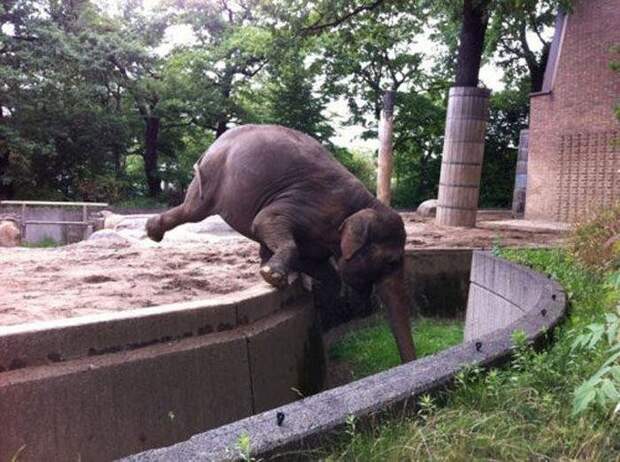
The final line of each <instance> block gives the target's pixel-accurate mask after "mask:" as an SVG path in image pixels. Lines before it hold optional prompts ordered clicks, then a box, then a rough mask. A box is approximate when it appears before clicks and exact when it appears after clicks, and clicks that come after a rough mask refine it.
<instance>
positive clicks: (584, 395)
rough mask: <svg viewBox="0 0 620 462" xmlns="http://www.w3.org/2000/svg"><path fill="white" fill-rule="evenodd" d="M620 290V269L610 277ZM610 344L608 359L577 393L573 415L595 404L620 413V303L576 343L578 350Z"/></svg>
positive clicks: (607, 352)
mask: <svg viewBox="0 0 620 462" xmlns="http://www.w3.org/2000/svg"><path fill="white" fill-rule="evenodd" d="M610 282H611V284H613V286H614V288H615V289H616V290H618V289H620V272H617V273H615V274H614V275H613V276H612V277H611V278H610ZM601 345H604V347H606V350H605V355H606V356H607V359H606V360H605V362H603V364H602V365H601V367H600V368H599V369H598V370H597V371H596V372H595V373H594V374H593V375H592V376H591V377H590V378H589V379H587V380H586V381H584V382H583V383H582V384H581V385H579V387H577V389H576V390H575V392H574V398H573V414H574V415H577V414H581V413H583V412H585V411H586V409H588V408H589V407H591V406H599V407H600V408H602V409H608V408H610V407H613V408H614V411H613V413H614V415H615V414H616V413H618V412H620V303H619V304H618V305H617V307H616V312H615V313H606V314H605V321H604V322H600V323H593V324H590V325H588V326H586V328H585V329H584V332H582V333H581V334H579V335H578V336H577V337H576V338H575V340H574V342H573V345H572V349H573V350H574V351H579V350H586V351H592V350H595V349H597V348H600V346H601Z"/></svg>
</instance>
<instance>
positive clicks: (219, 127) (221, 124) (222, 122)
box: [215, 116, 228, 138]
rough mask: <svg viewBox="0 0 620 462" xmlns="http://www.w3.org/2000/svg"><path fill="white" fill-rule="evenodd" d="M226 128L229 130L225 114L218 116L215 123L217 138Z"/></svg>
mask: <svg viewBox="0 0 620 462" xmlns="http://www.w3.org/2000/svg"><path fill="white" fill-rule="evenodd" d="M226 130H228V121H227V120H226V117H225V116H222V117H220V118H218V120H217V123H216V125H215V138H219V137H220V136H221V135H223V134H224V132H225V131H226Z"/></svg>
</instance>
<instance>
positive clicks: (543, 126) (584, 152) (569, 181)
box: [525, 0, 620, 222]
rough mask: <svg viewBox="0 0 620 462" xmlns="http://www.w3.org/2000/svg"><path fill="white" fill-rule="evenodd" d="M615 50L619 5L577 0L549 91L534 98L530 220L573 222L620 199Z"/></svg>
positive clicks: (619, 37)
mask: <svg viewBox="0 0 620 462" xmlns="http://www.w3.org/2000/svg"><path fill="white" fill-rule="evenodd" d="M614 44H615V45H620V0H578V1H576V4H575V7H574V11H573V13H572V14H570V15H569V16H568V17H567V23H566V29H565V35H564V41H563V44H562V48H561V51H560V55H559V60H558V64H557V71H556V78H555V82H554V84H553V87H552V89H551V92H550V93H547V94H538V95H532V98H531V110H530V145H529V160H528V185H527V203H526V210H525V217H526V218H527V219H543V220H558V221H567V222H570V221H575V220H577V219H579V217H580V216H582V215H583V214H585V213H587V212H589V211H591V210H593V209H596V208H600V207H605V206H608V205H609V204H611V202H612V201H614V200H618V199H620V122H619V121H618V120H617V119H616V117H615V114H614V107H615V106H616V105H617V104H620V74H619V73H616V72H613V71H612V70H611V69H610V68H609V62H610V61H611V60H612V58H613V57H614V55H613V53H612V51H611V50H610V48H611V47H612V45H614ZM616 56H617V55H616ZM547 72H550V69H547ZM614 140H617V142H616V143H614V142H613V141H614Z"/></svg>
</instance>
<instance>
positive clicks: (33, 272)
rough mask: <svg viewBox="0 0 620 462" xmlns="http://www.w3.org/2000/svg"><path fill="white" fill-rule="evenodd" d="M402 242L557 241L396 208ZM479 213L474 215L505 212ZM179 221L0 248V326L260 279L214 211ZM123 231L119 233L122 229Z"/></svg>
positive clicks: (254, 252)
mask: <svg viewBox="0 0 620 462" xmlns="http://www.w3.org/2000/svg"><path fill="white" fill-rule="evenodd" d="M402 215H403V219H404V221H405V224H406V228H407V234H408V238H407V247H408V248H437V247H483V248H489V247H491V246H492V245H493V243H494V242H496V241H498V240H499V242H501V244H502V245H504V246H514V245H518V246H531V245H534V246H539V245H548V244H556V243H558V242H559V241H560V240H561V235H560V234H559V233H557V232H541V231H537V232H528V231H519V230H514V229H482V228H475V229H460V228H443V227H440V226H437V225H435V224H434V223H433V221H432V220H431V219H423V218H420V217H419V216H417V215H416V214H414V213H403V214H402ZM507 217H508V215H507V214H506V213H505V212H492V213H488V212H487V213H482V214H481V215H480V217H479V221H481V222H482V221H483V220H486V221H489V220H500V219H506V218H507ZM209 220H210V222H209V223H210V224H209V225H208V226H204V225H184V226H183V227H180V228H178V229H176V230H174V231H173V232H172V233H170V234H169V235H167V236H166V238H165V239H164V240H163V241H162V243H160V244H155V243H153V242H151V241H149V240H146V239H144V235H143V222H140V221H137V222H134V223H131V224H130V225H128V226H125V227H123V226H121V225H119V229H118V230H117V231H118V233H120V235H119V234H116V233H110V232H109V231H107V230H104V231H102V232H100V233H99V235H98V236H95V237H99V238H98V239H91V240H88V241H83V242H80V243H77V244H72V245H68V246H65V247H59V248H53V249H31V248H21V247H20V248H0V281H1V283H0V326H1V325H10V324H19V323H24V322H31V321H39V320H50V319H58V318H65V317H72V316H78V315H86V314H95V313H102V312H109V311H120V310H125V309H129V308H140V307H146V306H152V305H159V304H164V303H173V302H180V301H185V300H190V299H199V298H208V297H211V296H214V295H217V294H225V293H228V292H234V291H237V290H240V289H244V288H247V287H249V286H251V285H254V284H256V283H258V282H259V281H260V276H259V274H258V264H259V259H258V245H257V244H256V243H254V242H252V241H249V240H247V239H245V238H243V237H241V236H239V235H237V234H235V233H233V232H231V231H230V230H229V229H228V228H227V227H226V226H225V225H224V224H222V223H221V222H219V221H218V219H217V218H215V219H209ZM121 236H122V237H121Z"/></svg>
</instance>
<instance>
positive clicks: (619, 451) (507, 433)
mask: <svg viewBox="0 0 620 462" xmlns="http://www.w3.org/2000/svg"><path fill="white" fill-rule="evenodd" d="M503 254H504V256H506V257H508V258H511V259H513V260H516V261H519V262H522V263H527V264H529V265H532V266H533V267H534V268H535V269H537V270H539V271H541V272H543V273H547V274H550V275H551V276H552V277H553V278H555V279H557V280H558V281H559V282H560V283H561V284H562V285H563V286H564V287H565V289H566V291H567V294H568V296H569V299H570V303H571V308H570V317H569V319H567V320H566V321H565V322H564V323H563V325H562V326H561V327H560V328H558V329H556V330H555V332H554V337H555V341H554V343H553V344H551V345H550V346H549V347H548V348H547V349H544V350H542V351H534V350H532V349H531V348H530V347H528V346H527V345H524V344H521V345H520V346H519V347H518V348H517V349H516V352H515V357H514V359H513V361H512V362H511V363H510V364H508V365H506V366H505V367H503V368H500V369H492V370H489V371H484V370H481V369H477V368H473V369H469V370H467V371H465V372H463V373H460V374H459V375H458V376H457V378H456V384H455V386H454V387H453V389H452V390H449V391H444V392H441V393H439V394H436V395H433V396H422V397H420V409H419V411H418V413H417V415H415V416H409V417H399V418H393V419H392V420H389V421H384V422H383V423H381V424H375V425H374V426H372V427H371V428H365V429H364V430H363V431H362V430H360V429H358V428H357V426H356V425H355V422H354V421H351V422H350V423H349V428H348V431H347V432H345V434H344V435H343V436H342V437H341V438H340V439H339V440H337V441H336V442H334V443H333V444H331V446H329V447H326V448H323V449H322V450H321V451H319V452H318V453H314V454H312V457H311V458H312V459H318V458H320V459H323V460H328V461H340V460H347V461H349V460H359V461H382V462H383V461H418V460H431V461H470V460H472V461H478V460H480V461H482V460H484V461H486V460H502V461H504V460H519V461H520V460H536V461H538V460H540V461H547V460H560V461H569V460H588V461H590V460H592V461H620V415H617V414H614V413H613V410H611V411H610V408H606V407H603V406H598V405H594V406H591V407H589V408H588V409H587V410H586V412H584V413H582V414H577V415H575V414H574V413H573V412H572V405H573V397H574V393H575V390H576V389H577V388H578V387H579V386H580V385H581V384H582V383H584V381H587V380H588V378H589V377H591V376H592V374H593V373H594V372H595V371H597V370H598V369H599V368H600V367H601V364H602V363H603V362H604V360H605V358H606V352H605V349H604V348H593V349H588V350H575V349H574V348H573V347H572V346H573V343H574V341H575V338H576V337H577V336H578V335H580V334H582V333H583V332H584V331H586V330H587V328H588V326H589V325H591V323H593V322H599V321H601V320H602V319H604V317H605V314H606V313H609V312H611V311H613V310H614V309H615V306H616V303H617V301H618V299H619V298H620V294H619V293H618V290H617V289H614V288H613V286H611V285H610V284H607V283H606V280H605V277H603V276H601V275H600V274H599V275H596V274H593V273H590V272H588V271H586V270H584V269H583V268H582V267H580V266H579V265H578V264H576V263H575V262H574V261H573V260H572V258H571V257H570V256H569V255H568V254H567V253H565V252H563V251H560V250H553V251H544V250H524V251H503ZM418 342H419V343H420V344H421V345H422V343H423V342H422V341H421V339H420V340H419V341H418ZM378 361H379V360H377V361H371V360H369V361H365V362H364V363H365V366H364V367H368V366H369V365H370V364H372V363H373V362H378ZM366 370H370V369H366Z"/></svg>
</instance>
